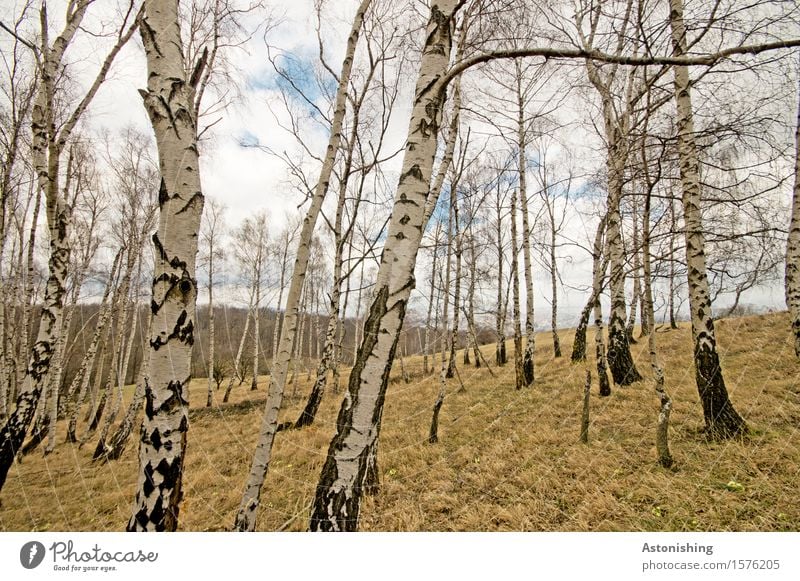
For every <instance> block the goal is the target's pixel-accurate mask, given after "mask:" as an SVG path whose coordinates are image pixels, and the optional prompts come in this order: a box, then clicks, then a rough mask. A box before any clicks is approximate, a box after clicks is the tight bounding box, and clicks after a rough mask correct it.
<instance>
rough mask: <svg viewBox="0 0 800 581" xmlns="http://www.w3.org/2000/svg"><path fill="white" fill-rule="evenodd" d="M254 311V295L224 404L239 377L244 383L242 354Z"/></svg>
mask: <svg viewBox="0 0 800 581" xmlns="http://www.w3.org/2000/svg"><path fill="white" fill-rule="evenodd" d="M252 309H253V295H250V308H248V309H247V316H246V318H245V320H244V329H243V330H242V338H241V339H239V348H238V349H237V350H236V359H235V360H234V362H233V373H231V378H230V379H229V380H228V387H226V388H225V395H223V396H222V403H228V398H230V396H231V390H232V389H233V383H234V382H235V381H236V378H237V376H239V375H241V376H242V377H240V378H239V379H240V381H239V383H240V384H241V383H242V381H244V373H242V354H243V353H244V344H245V342H246V341H247V330H248V329H249V328H250V311H252Z"/></svg>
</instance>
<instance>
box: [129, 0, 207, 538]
mask: <svg viewBox="0 0 800 581" xmlns="http://www.w3.org/2000/svg"><path fill="white" fill-rule="evenodd" d="M144 5H145V15H144V17H143V18H142V21H141V35H142V42H143V44H144V47H145V55H146V57H147V68H148V78H147V90H146V91H141V94H142V97H143V100H144V105H145V109H146V110H147V113H148V116H149V117H150V121H151V123H152V125H153V130H154V132H155V136H156V144H157V145H158V158H159V166H160V170H161V185H160V190H159V194H158V205H159V210H160V213H159V225H158V231H157V232H156V233H155V234H153V245H154V247H155V257H154V263H155V264H154V266H155V268H154V271H155V272H154V277H153V295H152V301H151V311H152V315H153V318H152V322H151V329H150V351H151V352H150V361H149V372H148V375H147V376H146V378H145V388H144V389H145V399H146V402H147V403H146V405H145V414H144V422H143V425H142V431H141V440H140V446H139V477H138V484H137V489H136V499H135V501H134V508H133V515H132V516H131V519H130V521H129V522H128V526H127V529H128V530H129V531H174V530H175V529H177V527H178V512H179V509H180V502H181V498H182V483H183V464H184V455H185V450H186V433H187V431H188V429H189V401H188V400H189V379H190V377H191V362H192V345H193V344H194V327H195V315H196V312H195V310H196V300H197V281H196V280H195V260H196V258H197V233H198V231H199V230H200V218H201V216H202V213H203V202H204V200H203V194H202V189H201V185H200V166H199V159H198V153H197V119H196V118H195V116H194V98H195V87H196V84H197V82H198V81H199V78H200V76H201V73H202V68H203V65H204V61H205V56H206V55H204V56H203V57H202V58H201V60H200V62H199V63H198V65H197V66H196V68H195V70H194V73H193V74H192V77H191V79H186V77H185V73H184V69H183V62H184V60H183V50H182V47H183V45H182V43H181V32H180V26H179V20H178V2H177V0H169V1H166V2H165V1H164V0H145V4H144Z"/></svg>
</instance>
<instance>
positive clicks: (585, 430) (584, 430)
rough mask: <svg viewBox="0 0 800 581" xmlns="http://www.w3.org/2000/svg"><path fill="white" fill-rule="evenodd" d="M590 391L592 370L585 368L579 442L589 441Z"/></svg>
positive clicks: (585, 442)
mask: <svg viewBox="0 0 800 581" xmlns="http://www.w3.org/2000/svg"><path fill="white" fill-rule="evenodd" d="M591 392H592V372H591V371H589V370H588V369H587V370H586V381H585V382H584V384H583V411H582V412H581V436H580V439H581V442H582V443H584V444H588V443H589V402H590V396H591Z"/></svg>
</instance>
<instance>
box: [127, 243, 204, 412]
mask: <svg viewBox="0 0 800 581" xmlns="http://www.w3.org/2000/svg"><path fill="white" fill-rule="evenodd" d="M214 346H215V337H214V241H213V237H212V238H211V243H210V245H209V251H208V394H207V396H206V407H211V394H212V393H213V392H214V365H215V361H214ZM137 387H138V386H137Z"/></svg>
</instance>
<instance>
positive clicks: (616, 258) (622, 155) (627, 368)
mask: <svg viewBox="0 0 800 581" xmlns="http://www.w3.org/2000/svg"><path fill="white" fill-rule="evenodd" d="M632 4H633V3H632V2H628V4H627V10H626V14H625V18H624V20H623V22H622V24H621V29H620V31H619V32H618V34H617V36H618V43H617V52H618V53H619V52H620V51H621V50H622V42H623V38H624V35H625V31H626V29H627V25H628V21H629V17H630V13H631V8H632ZM598 9H599V8H598ZM595 24H596V21H595ZM592 34H594V32H593V33H592ZM586 71H587V73H588V76H589V80H590V81H591V83H592V85H593V86H594V87H595V89H596V90H597V92H598V94H599V95H600V100H601V102H602V109H603V129H604V133H605V139H606V148H607V155H606V176H607V185H608V197H607V210H606V211H607V214H606V245H607V246H608V258H609V263H610V267H611V268H610V272H609V289H610V291H611V314H610V317H609V321H608V355H607V361H608V366H609V368H610V370H611V375H612V377H613V379H614V383H615V384H617V385H630V384H631V383H634V382H636V381H640V380H641V379H642V376H641V375H640V374H639V371H638V370H637V369H636V365H635V364H634V362H633V357H632V356H631V350H630V344H629V342H628V334H627V331H626V327H625V323H626V319H627V317H626V308H625V307H626V305H625V302H626V301H625V252H624V248H623V245H622V232H621V228H622V225H621V217H620V203H621V200H622V188H623V183H624V177H625V165H626V164H627V161H628V153H629V148H628V143H627V140H628V139H629V134H630V130H629V129H630V127H629V126H630V115H631V102H630V100H628V102H627V103H625V109H624V110H623V111H621V112H619V113H618V112H617V111H616V108H615V103H614V96H613V93H612V91H611V86H612V84H613V81H614V77H615V75H616V72H617V67H616V65H614V66H612V69H611V72H609V73H608V74H606V75H602V74H601V72H600V70H599V69H598V67H597V65H596V64H595V63H593V62H591V61H587V62H586ZM632 79H633V77H632V75H631V74H629V75H628V79H627V83H626V85H625V89H626V92H628V93H630V91H631V89H632V84H631V83H632V82H633V81H632ZM601 385H602V379H601Z"/></svg>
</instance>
